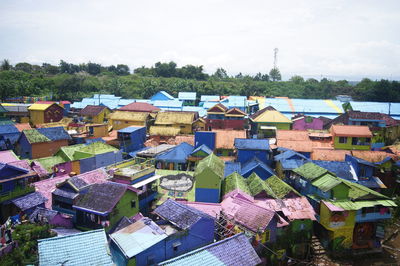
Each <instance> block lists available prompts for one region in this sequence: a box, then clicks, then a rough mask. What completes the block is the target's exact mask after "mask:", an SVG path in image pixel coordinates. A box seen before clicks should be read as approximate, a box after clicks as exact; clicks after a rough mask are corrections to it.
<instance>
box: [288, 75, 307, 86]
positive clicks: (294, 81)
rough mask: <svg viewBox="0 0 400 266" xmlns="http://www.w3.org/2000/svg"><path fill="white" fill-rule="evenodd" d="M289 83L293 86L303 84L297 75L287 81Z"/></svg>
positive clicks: (301, 78)
mask: <svg viewBox="0 0 400 266" xmlns="http://www.w3.org/2000/svg"><path fill="white" fill-rule="evenodd" d="M289 81H291V82H293V83H294V84H302V83H304V78H303V77H301V76H298V75H295V76H293V77H291V78H290V79H289Z"/></svg>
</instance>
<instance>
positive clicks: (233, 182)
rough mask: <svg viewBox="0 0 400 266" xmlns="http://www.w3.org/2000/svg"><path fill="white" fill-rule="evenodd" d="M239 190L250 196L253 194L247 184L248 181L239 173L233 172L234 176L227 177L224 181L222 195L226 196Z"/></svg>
mask: <svg viewBox="0 0 400 266" xmlns="http://www.w3.org/2000/svg"><path fill="white" fill-rule="evenodd" d="M238 189H239V190H240V191H242V192H244V193H246V194H249V195H250V193H251V192H250V189H249V186H248V185H247V183H246V179H245V178H244V177H243V176H241V175H240V174H238V173H237V172H233V173H232V174H230V175H228V176H227V177H225V179H224V180H223V185H222V194H223V195H226V194H228V193H229V192H231V191H234V190H238Z"/></svg>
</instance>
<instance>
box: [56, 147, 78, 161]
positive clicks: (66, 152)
mask: <svg viewBox="0 0 400 266" xmlns="http://www.w3.org/2000/svg"><path fill="white" fill-rule="evenodd" d="M85 146H86V145H85V144H76V145H71V146H64V147H61V148H60V150H59V151H58V152H57V153H56V154H55V155H59V156H62V157H64V159H65V160H68V161H73V160H74V153H75V152H76V151H78V150H80V149H81V148H83V147H85Z"/></svg>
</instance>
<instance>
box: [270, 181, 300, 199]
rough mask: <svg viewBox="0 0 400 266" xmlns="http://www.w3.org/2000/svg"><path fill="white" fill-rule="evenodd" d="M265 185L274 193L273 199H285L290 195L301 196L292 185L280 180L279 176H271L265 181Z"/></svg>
mask: <svg viewBox="0 0 400 266" xmlns="http://www.w3.org/2000/svg"><path fill="white" fill-rule="evenodd" d="M265 183H266V184H267V186H268V187H269V189H270V190H271V191H272V192H273V195H271V196H272V197H274V198H276V199H283V198H285V197H286V196H287V195H289V194H290V193H294V194H297V195H298V196H300V193H299V192H297V191H296V190H295V189H294V188H292V187H291V186H290V185H288V184H287V183H286V182H285V181H283V180H282V179H280V178H279V177H277V176H275V175H274V176H271V177H269V178H268V179H267V180H265Z"/></svg>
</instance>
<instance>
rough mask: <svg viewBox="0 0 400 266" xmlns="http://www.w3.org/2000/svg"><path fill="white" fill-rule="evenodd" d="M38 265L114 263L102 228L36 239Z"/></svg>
mask: <svg viewBox="0 0 400 266" xmlns="http://www.w3.org/2000/svg"><path fill="white" fill-rule="evenodd" d="M38 247H39V250H38V251H39V265H41V266H46V265H48V266H53V265H110V266H111V265H114V264H113V262H112V260H111V255H110V254H109V251H108V244H107V238H106V234H105V232H104V229H100V230H93V231H88V232H83V233H78V234H74V235H67V236H60V237H52V238H46V239H42V240H39V241H38Z"/></svg>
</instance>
